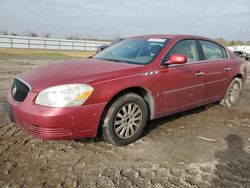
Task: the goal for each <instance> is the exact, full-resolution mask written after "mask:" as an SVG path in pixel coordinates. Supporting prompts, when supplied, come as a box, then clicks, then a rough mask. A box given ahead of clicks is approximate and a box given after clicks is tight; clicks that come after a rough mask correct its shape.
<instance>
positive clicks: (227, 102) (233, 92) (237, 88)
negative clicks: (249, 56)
mask: <svg viewBox="0 0 250 188" xmlns="http://www.w3.org/2000/svg"><path fill="white" fill-rule="evenodd" d="M241 91H242V80H241V79H240V78H237V77H236V78H234V79H233V80H232V82H231V83H230V85H229V87H228V88H227V92H226V94H225V96H224V98H223V99H222V100H221V102H220V104H221V105H223V106H228V107H233V106H235V105H236V104H237V102H238V100H239V96H240V94H241Z"/></svg>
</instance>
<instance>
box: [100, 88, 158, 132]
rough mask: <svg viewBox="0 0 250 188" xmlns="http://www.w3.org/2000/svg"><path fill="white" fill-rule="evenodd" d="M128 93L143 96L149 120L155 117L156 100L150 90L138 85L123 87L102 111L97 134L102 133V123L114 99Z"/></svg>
mask: <svg viewBox="0 0 250 188" xmlns="http://www.w3.org/2000/svg"><path fill="white" fill-rule="evenodd" d="M126 93H136V94H138V95H139V96H140V97H142V99H143V100H144V101H145V103H146V105H147V108H148V120H151V119H153V118H154V114H155V102H154V98H153V96H152V94H151V92H150V90H148V89H145V88H144V87H138V86H135V87H129V88H126V89H123V90H121V91H119V92H117V93H115V94H114V96H112V97H111V99H110V100H109V102H108V103H107V104H106V106H105V108H104V110H103V112H102V116H101V120H100V122H99V127H98V132H97V135H99V134H100V133H101V123H102V122H103V121H104V118H105V115H106V113H107V111H108V109H109V107H110V106H111V105H112V104H113V103H114V101H116V99H117V98H119V97H120V96H122V95H124V94H126Z"/></svg>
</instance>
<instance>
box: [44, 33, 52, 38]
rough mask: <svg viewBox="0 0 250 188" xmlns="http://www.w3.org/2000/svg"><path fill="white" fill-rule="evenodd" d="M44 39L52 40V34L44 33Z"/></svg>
mask: <svg viewBox="0 0 250 188" xmlns="http://www.w3.org/2000/svg"><path fill="white" fill-rule="evenodd" d="M43 37H44V38H50V37H51V34H50V33H44V34H43Z"/></svg>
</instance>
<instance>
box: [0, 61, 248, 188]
mask: <svg viewBox="0 0 250 188" xmlns="http://www.w3.org/2000/svg"><path fill="white" fill-rule="evenodd" d="M53 62H55V61H49V60H20V61H18V60H0V86H1V87H0V103H1V104H0V187H74V188H76V187H84V188H86V187H143V188H144V187H156V188H161V187H187V188H188V187H233V188H236V187H250V73H249V77H248V79H247V83H246V88H245V91H244V93H243V94H242V97H241V100H240V102H239V104H238V105H237V106H236V107H234V108H231V109H229V108H225V107H222V106H220V105H218V104H212V105H208V106H205V107H200V108H198V109H194V110H191V111H188V112H184V113H180V114H177V115H173V116H169V117H165V118H161V119H157V120H154V121H151V122H149V123H148V125H147V128H146V130H145V131H144V136H143V137H142V138H141V139H140V140H138V141H137V142H135V143H133V144H131V145H129V146H126V147H114V146H112V145H110V144H107V143H105V142H104V141H102V140H101V139H90V140H82V141H43V140H39V139H37V138H33V137H31V136H29V135H27V134H26V133H24V132H22V131H20V129H19V128H18V127H17V126H16V125H15V124H13V123H8V121H7V118H6V114H5V113H4V111H3V107H2V103H3V98H4V95H5V93H6V90H7V89H8V87H9V85H10V83H11V80H12V79H13V78H14V77H15V75H17V74H19V73H21V72H22V71H24V70H27V69H30V68H33V67H37V66H41V65H44V64H48V63H53ZM249 64H250V63H249ZM248 70H250V66H249V69H248Z"/></svg>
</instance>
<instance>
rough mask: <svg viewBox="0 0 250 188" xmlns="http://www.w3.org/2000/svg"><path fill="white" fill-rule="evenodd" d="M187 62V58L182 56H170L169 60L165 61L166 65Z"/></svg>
mask: <svg viewBox="0 0 250 188" xmlns="http://www.w3.org/2000/svg"><path fill="white" fill-rule="evenodd" d="M186 62H187V56H186V55H182V54H174V55H171V56H170V58H169V60H168V61H167V64H169V65H172V64H185V63H186Z"/></svg>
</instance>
